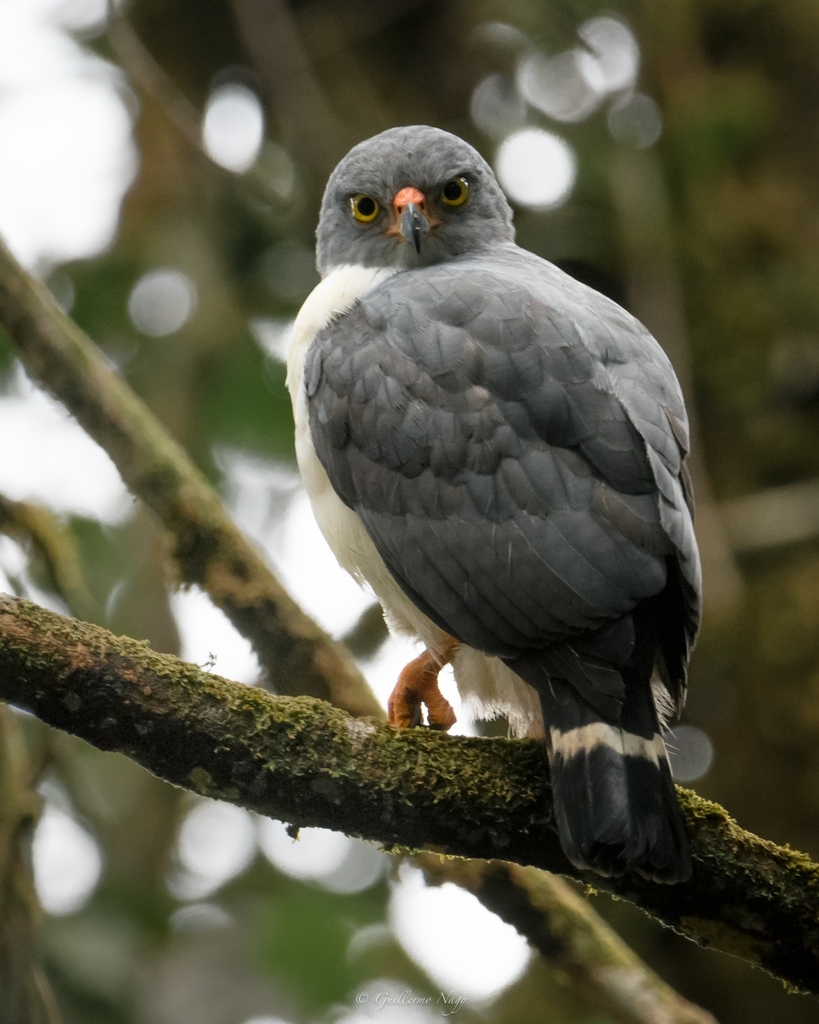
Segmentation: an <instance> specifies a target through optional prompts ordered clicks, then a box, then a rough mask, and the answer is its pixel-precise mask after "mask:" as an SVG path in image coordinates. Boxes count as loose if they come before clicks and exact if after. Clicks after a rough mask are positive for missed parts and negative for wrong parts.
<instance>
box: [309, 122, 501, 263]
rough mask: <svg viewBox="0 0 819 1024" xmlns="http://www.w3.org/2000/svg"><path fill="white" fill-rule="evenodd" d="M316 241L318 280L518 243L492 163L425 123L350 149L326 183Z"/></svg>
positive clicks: (375, 138)
mask: <svg viewBox="0 0 819 1024" xmlns="http://www.w3.org/2000/svg"><path fill="white" fill-rule="evenodd" d="M316 235H317V238H318V251H317V259H318V268H319V271H320V273H321V274H322V276H325V275H326V274H328V273H329V272H330V271H331V270H332V269H333V268H334V267H338V266H341V265H343V264H358V265H361V266H367V267H401V268H411V267H423V266H428V265H429V264H431V263H440V262H442V261H443V260H448V259H452V258H453V257H454V256H460V255H462V254H463V253H468V252H475V251H477V250H480V249H486V248H489V247H492V246H495V245H502V244H504V243H509V242H512V241H514V238H515V232H514V228H513V227H512V210H511V209H510V207H509V204H508V203H507V201H506V199H505V197H504V195H503V192H502V191H501V189H500V186H499V185H498V183H497V181H496V179H495V175H494V174H493V173H492V169H491V167H490V166H489V164H487V162H486V161H485V160H484V159H483V157H482V156H481V155H480V154H479V153H478V152H477V150H475V149H473V148H472V146H470V145H469V144H468V143H466V142H464V141H463V140H462V139H459V138H458V137H457V136H455V135H450V133H449V132H445V131H441V129H440V128H430V127H429V126H427V125H410V126H408V127H405V128H391V129H389V131H386V132H382V133H381V134H380V135H376V136H374V137H373V138H372V139H367V141H366V142H362V143H360V144H359V145H358V146H356V147H355V148H354V149H351V150H350V152H349V153H348V154H347V156H345V157H344V159H343V160H342V161H341V163H340V164H339V165H338V167H336V169H335V170H334V171H333V173H332V175H331V176H330V180H329V181H328V182H327V188H326V189H325V192H324V199H323V201H322V204H321V216H320V218H319V225H318V230H317V232H316Z"/></svg>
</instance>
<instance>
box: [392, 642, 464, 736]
mask: <svg viewBox="0 0 819 1024" xmlns="http://www.w3.org/2000/svg"><path fill="white" fill-rule="evenodd" d="M459 646H460V645H459V644H458V641H457V640H452V639H450V640H448V641H447V643H446V646H444V647H442V648H439V649H437V650H436V651H435V652H434V653H433V652H432V651H424V653H423V654H420V655H419V656H418V657H417V658H414V659H413V660H412V661H411V662H410V663H409V665H407V666H406V667H405V668H404V669H403V670H402V672H401V675H400V676H399V677H398V682H397V683H396V684H395V689H394V690H393V691H392V693H391V694H390V699H389V701H388V702H387V721H388V722H389V723H390V725H393V726H396V727H401V728H404V729H408V728H409V727H410V726H413V725H420V724H421V705H422V704H425V705H426V707H427V721H428V723H429V727H430V728H431V729H442V730H443V731H444V732H446V731H447V730H448V729H451V728H452V726H453V725H454V724H455V712H454V711H453V710H452V705H451V704H450V703H449V701H448V700H447V699H446V698H445V697H444V696H443V694H442V693H441V691H440V690H439V689H438V673H439V672H440V671H441V669H442V668H443V667H444V665H448V664H449V663H450V661H452V659H453V658H454V657H455V652H456V651H457V650H458V647H459Z"/></svg>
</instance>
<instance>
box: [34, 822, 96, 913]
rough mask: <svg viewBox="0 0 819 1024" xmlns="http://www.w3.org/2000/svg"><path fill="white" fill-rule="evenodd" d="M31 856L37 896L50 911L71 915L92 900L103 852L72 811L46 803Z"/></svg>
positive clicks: (35, 834) (35, 833)
mask: <svg viewBox="0 0 819 1024" xmlns="http://www.w3.org/2000/svg"><path fill="white" fill-rule="evenodd" d="M31 856H32V862H33V865H34V884H35V887H36V889H37V895H38V897H39V899H40V903H42V905H43V908H44V909H45V910H46V912H47V913H49V914H54V915H62V914H72V913H74V912H75V911H77V910H80V909H82V907H84V906H85V904H86V903H87V902H88V901H89V900H90V899H91V896H92V895H93V893H94V890H95V889H96V887H97V883H98V882H99V879H100V875H101V874H102V863H103V862H102V853H101V852H100V848H99V846H98V845H97V841H96V840H95V839H94V837H93V836H92V835H91V834H90V833H89V832H87V831H86V830H85V829H84V828H83V827H82V825H80V824H79V823H78V822H76V821H75V820H74V819H73V818H72V817H71V815H70V814H67V813H66V812H65V811H63V810H60V808H58V807H55V806H54V805H53V804H51V803H48V802H47V803H46V805H45V807H44V809H43V813H42V815H41V816H40V820H39V821H38V822H37V828H36V829H35V832H34V840H33V843H32V850H31Z"/></svg>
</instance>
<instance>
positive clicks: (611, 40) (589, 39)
mask: <svg viewBox="0 0 819 1024" xmlns="http://www.w3.org/2000/svg"><path fill="white" fill-rule="evenodd" d="M578 35H579V36H580V38H581V39H582V40H583V42H584V43H585V44H586V46H588V48H589V49H590V50H591V52H592V54H593V55H594V61H595V68H594V71H593V73H592V74H591V75H589V79H590V81H592V82H593V84H594V86H595V87H596V88H597V89H598V90H599V91H600V92H617V91H619V90H621V89H628V88H630V87H631V86H632V85H633V83H634V81H635V80H636V78H637V72H638V71H639V70H640V48H639V46H638V45H637V40H636V39H635V38H634V33H633V32H632V31H631V29H630V28H629V27H628V25H626V24H625V23H624V22H622V21H620V20H619V19H618V18H610V17H606V16H603V17H601V18H590V19H589V20H588V21H585V22H583V24H582V25H581V26H580V28H579V30H578ZM586 68H589V65H586Z"/></svg>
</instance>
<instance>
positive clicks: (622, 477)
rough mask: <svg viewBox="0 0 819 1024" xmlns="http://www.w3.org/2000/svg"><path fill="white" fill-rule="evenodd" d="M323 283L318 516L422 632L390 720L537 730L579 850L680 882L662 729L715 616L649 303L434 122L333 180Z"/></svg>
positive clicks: (297, 366) (312, 388)
mask: <svg viewBox="0 0 819 1024" xmlns="http://www.w3.org/2000/svg"><path fill="white" fill-rule="evenodd" d="M317 237H318V267H319V271H320V273H321V276H322V281H321V283H320V284H319V285H318V286H317V287H316V288H315V290H314V291H313V292H312V294H311V295H310V296H309V298H308V299H307V301H306V302H305V303H304V306H303V307H302V309H301V311H300V312H299V315H298V317H297V319H296V324H295V328H294V333H293V338H292V342H291V348H290V352H289V357H288V386H289V388H290V391H291V394H292V398H293V406H294V411H295V420H296V451H297V455H298V461H299V467H300V469H301V473H302V476H303V477H304V482H305V484H306V487H307V491H308V493H309V495H310V499H311V502H312V505H313V511H314V512H315V515H316V519H317V520H318V523H319V526H320V527H321V530H322V532H323V534H324V536H325V537H326V538H327V541H328V543H329V545H330V547H331V548H332V549H333V552H334V553H335V555H336V557H337V558H338V560H339V562H340V563H341V565H342V566H343V567H344V568H345V569H346V570H347V571H348V572H350V573H351V574H352V575H353V576H354V577H355V578H356V579H357V580H358V581H359V582H362V583H366V584H368V585H369V587H371V588H372V590H373V591H374V593H375V595H376V597H377V598H378V600H379V601H380V602H381V604H382V605H383V607H384V613H385V616H386V618H387V621H388V623H389V625H390V627H391V628H392V629H393V630H395V631H398V632H399V633H403V634H408V635H409V636H411V637H414V638H417V639H420V640H421V641H423V643H424V645H425V648H426V650H425V651H424V653H423V654H421V655H420V657H418V658H416V659H415V660H414V661H412V662H410V664H409V665H408V666H407V667H406V668H405V669H404V671H403V672H402V673H401V676H400V677H399V680H398V684H397V686H396V688H395V690H394V691H393V694H392V697H391V700H390V705H389V711H388V713H389V719H390V722H391V723H392V724H393V725H396V726H408V725H412V724H416V723H417V722H418V721H420V706H421V704H422V703H423V704H425V705H426V706H427V714H428V722H429V724H430V725H432V726H435V727H438V728H445V729H447V728H449V727H450V726H451V725H452V724H453V722H454V715H453V713H452V709H451V707H450V706H449V704H448V703H447V701H446V700H445V699H444V698H443V696H442V695H441V694H440V692H439V690H438V679H437V677H438V671H439V670H440V668H441V667H442V666H443V665H446V664H448V663H451V664H452V666H453V669H454V672H455V678H456V680H457V683H458V687H459V690H460V692H461V694H462V695H463V697H464V698H465V699H466V700H467V702H468V703H469V704H471V706H472V707H473V708H474V709H475V710H476V713H477V714H478V715H479V716H480V717H484V718H493V717H496V716H498V715H506V716H508V718H509V721H510V723H511V726H512V728H513V730H514V731H515V732H516V733H517V734H518V735H527V734H528V735H543V736H545V739H546V743H547V745H548V750H549V757H550V762H551V774H552V785H553V794H554V809H555V818H556V822H557V827H558V831H559V834H560V841H561V844H562V846H563V850H564V851H565V853H566V855H567V857H568V858H569V860H570V861H571V862H572V863H573V864H575V865H576V866H577V867H579V868H591V869H593V870H595V871H598V872H600V873H601V874H605V875H619V874H622V873H623V872H625V871H628V870H631V871H636V872H637V873H639V874H640V875H643V876H644V877H646V878H652V879H655V880H657V881H662V882H676V881H680V880H683V879H686V878H687V877H689V875H690V873H691V862H690V858H689V853H688V848H687V844H686V840H685V835H684V832H683V827H682V819H681V814H680V810H679V806H678V804H677V799H676V795H675V792H674V787H673V784H672V781H671V773H670V770H669V766H668V758H667V755H666V750H665V745H664V743H663V739H662V735H661V726H662V725H663V724H664V721H665V718H667V717H668V716H669V715H671V714H674V713H679V711H680V709H681V707H682V704H683V700H684V696H685V688H686V666H687V662H688V655H689V652H690V649H691V645H692V644H693V642H694V637H695V635H696V632H697V628H698V625H699V618H700V604H701V602H700V589H701V588H700V566H699V558H698V554H697V546H696V541H695V538H694V530H693V526H692V501H691V486H690V482H689V478H688V474H687V471H686V468H685V457H686V454H687V452H688V425H687V417H686V412H685V408H684V405H683V400H682V395H681V393H680V388H679V385H678V383H677V380H676V378H675V376H674V372H673V370H672V368H671V364H670V363H669V361H668V359H667V358H666V356H665V354H664V353H663V351H662V349H661V348H660V346H659V345H658V344H657V342H656V341H654V339H653V338H652V337H651V336H650V335H649V334H648V332H647V331H646V330H645V328H644V327H642V325H641V324H639V323H638V322H637V321H636V320H635V319H634V318H633V317H632V316H630V315H629V314H628V313H626V312H625V311H624V310H623V309H621V308H620V307H619V306H617V305H616V304H615V303H614V302H611V301H610V300H609V299H607V298H604V297H603V296H602V295H599V294H598V293H597V292H595V291H592V290H591V289H590V288H587V287H585V286H584V285H582V284H579V283H578V282H577V281H575V280H573V279H572V278H570V277H568V276H567V275H566V274H564V273H562V272H561V271H560V270H558V269H557V268H556V267H554V266H553V265H552V264H550V263H547V262H546V261H545V260H542V259H540V258H539V257H537V256H534V255H533V254H532V253H530V252H526V251H525V250H523V249H519V248H518V247H517V246H516V245H515V240H514V239H515V235H514V229H513V227H512V211H511V209H510V208H509V205H508V203H507V202H506V200H505V198H504V196H503V193H502V192H501V190H500V187H499V186H498V183H497V181H496V180H495V177H494V175H493V173H492V171H491V169H490V167H489V166H488V164H487V163H486V162H485V161H484V160H483V159H482V157H481V156H480V155H479V154H478V153H477V152H476V151H475V150H474V149H473V148H472V147H471V146H469V145H467V144H466V143H465V142H463V141H462V140H461V139H458V138H456V137H455V136H454V135H450V134H448V133H447V132H444V131H440V130H438V129H436V128H430V127H426V126H413V127H406V128H394V129H391V130H390V131H386V132H383V133H382V134H381V135H377V136H376V137H375V138H372V139H369V140H368V141H366V142H363V143H361V144H360V145H358V146H356V147H355V148H354V149H353V150H352V151H351V152H350V153H349V154H348V155H347V156H346V157H345V158H344V159H343V160H342V161H341V163H340V164H339V165H338V167H337V168H336V169H335V171H334V172H333V174H332V176H331V177H330V180H329V182H328V184H327V189H326V191H325V193H324V200H323V203H322V207H321V217H320V220H319V226H318V232H317Z"/></svg>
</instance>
